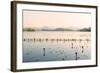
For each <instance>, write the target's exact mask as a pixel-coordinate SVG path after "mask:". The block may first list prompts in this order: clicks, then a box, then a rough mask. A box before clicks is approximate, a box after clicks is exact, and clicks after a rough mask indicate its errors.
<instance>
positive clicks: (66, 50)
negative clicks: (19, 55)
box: [23, 31, 91, 62]
mask: <svg viewBox="0 0 100 73" xmlns="http://www.w3.org/2000/svg"><path fill="white" fill-rule="evenodd" d="M90 58H91V32H73V31H72V32H66V31H36V32H26V31H24V32H23V62H45V61H62V60H63V61H64V60H65V61H66V60H68V61H69V60H76V61H77V60H87V59H90Z"/></svg>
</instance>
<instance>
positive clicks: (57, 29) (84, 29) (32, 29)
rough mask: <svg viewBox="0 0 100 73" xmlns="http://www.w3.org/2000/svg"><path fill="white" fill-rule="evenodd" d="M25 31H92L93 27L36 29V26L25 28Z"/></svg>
mask: <svg viewBox="0 0 100 73" xmlns="http://www.w3.org/2000/svg"><path fill="white" fill-rule="evenodd" d="M23 31H85V32H91V28H90V27H88V28H82V29H77V30H73V29H68V28H56V29H34V28H23Z"/></svg>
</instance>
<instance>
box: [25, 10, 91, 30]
mask: <svg viewBox="0 0 100 73" xmlns="http://www.w3.org/2000/svg"><path fill="white" fill-rule="evenodd" d="M90 26H91V14H86V13H85V14H84V13H67V12H66V13H63V12H44V11H23V27H24V28H26V27H39V28H41V27H49V28H68V27H70V28H73V27H75V28H84V27H90Z"/></svg>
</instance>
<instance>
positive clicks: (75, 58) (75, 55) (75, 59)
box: [75, 52, 77, 60]
mask: <svg viewBox="0 0 100 73" xmlns="http://www.w3.org/2000/svg"><path fill="white" fill-rule="evenodd" d="M75 60H77V52H75Z"/></svg>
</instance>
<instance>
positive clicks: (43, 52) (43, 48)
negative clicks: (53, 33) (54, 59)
mask: <svg viewBox="0 0 100 73" xmlns="http://www.w3.org/2000/svg"><path fill="white" fill-rule="evenodd" d="M43 56H45V48H43Z"/></svg>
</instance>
